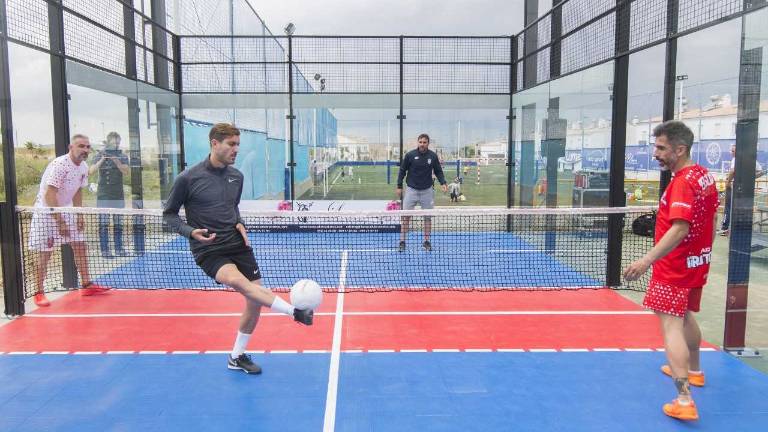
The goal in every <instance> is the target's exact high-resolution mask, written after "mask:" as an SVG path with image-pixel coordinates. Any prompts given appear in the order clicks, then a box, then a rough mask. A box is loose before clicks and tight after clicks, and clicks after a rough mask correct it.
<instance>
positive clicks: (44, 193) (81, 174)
mask: <svg viewBox="0 0 768 432" xmlns="http://www.w3.org/2000/svg"><path fill="white" fill-rule="evenodd" d="M90 152H91V143H90V142H89V141H88V137H87V136H85V135H80V134H78V135H75V136H73V137H72V140H71V141H70V144H69V153H67V154H65V155H63V156H59V157H57V158H56V159H54V160H53V161H51V163H50V164H48V167H46V168H45V172H44V173H43V177H42V179H41V180H40V191H39V192H38V193H37V199H36V200H35V207H73V206H74V207H82V205H83V196H82V191H81V189H82V188H84V187H86V186H88V164H86V163H85V160H86V159H88V154H89V153H90ZM84 228H85V219H84V218H83V215H82V214H79V215H77V216H75V215H74V214H72V213H38V212H35V213H34V215H33V216H32V224H31V226H30V229H29V242H28V245H29V248H30V249H31V250H33V251H36V252H38V254H39V256H38V260H37V274H36V275H35V276H36V281H37V287H36V288H37V290H36V291H35V292H36V294H35V304H36V305H38V306H50V304H51V303H50V302H49V301H48V299H47V298H46V297H45V294H44V289H43V288H44V282H45V276H46V274H47V272H48V262H49V261H50V259H51V253H52V252H53V250H54V249H55V248H57V247H59V246H60V245H62V244H65V243H68V244H70V245H71V246H72V251H73V252H74V254H75V264H76V265H77V269H78V271H79V273H80V278H81V281H82V283H83V289H82V290H81V293H82V295H86V296H88V295H94V294H98V293H101V292H104V291H107V290H109V288H107V287H103V286H99V285H97V284H95V283H93V282H92V281H91V276H90V274H89V273H88V258H87V245H86V243H85V236H84V235H83V229H84Z"/></svg>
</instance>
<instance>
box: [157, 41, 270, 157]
mask: <svg viewBox="0 0 768 432" xmlns="http://www.w3.org/2000/svg"><path fill="white" fill-rule="evenodd" d="M172 37H173V70H174V73H173V79H174V86H173V88H174V89H175V90H176V93H177V94H178V95H179V96H178V97H179V108H178V110H177V111H176V136H177V137H178V140H179V156H178V158H179V159H178V167H177V169H178V171H179V172H181V171H184V169H185V168H186V167H187V161H186V158H185V156H184V99H183V98H182V97H181V92H182V91H183V89H184V87H183V83H184V80H183V79H182V76H181V74H182V68H181V38H180V37H179V36H177V35H173V36H172ZM265 82H266V81H265Z"/></svg>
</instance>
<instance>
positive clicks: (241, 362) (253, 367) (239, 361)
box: [227, 353, 261, 375]
mask: <svg viewBox="0 0 768 432" xmlns="http://www.w3.org/2000/svg"><path fill="white" fill-rule="evenodd" d="M227 368H228V369H232V370H241V371H243V372H245V373H247V374H255V375H258V374H260V373H261V368H260V367H259V365H257V364H256V363H254V362H253V361H252V360H251V356H249V355H248V354H245V353H243V354H240V357H238V358H236V359H233V358H232V356H229V360H228V361H227Z"/></svg>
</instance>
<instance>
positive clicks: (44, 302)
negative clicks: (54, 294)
mask: <svg viewBox="0 0 768 432" xmlns="http://www.w3.org/2000/svg"><path fill="white" fill-rule="evenodd" d="M35 304H36V305H37V306H39V307H48V306H50V305H51V302H50V301H49V300H48V297H46V296H45V294H43V293H40V294H35Z"/></svg>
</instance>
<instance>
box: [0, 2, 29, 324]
mask: <svg viewBox="0 0 768 432" xmlns="http://www.w3.org/2000/svg"><path fill="white" fill-rule="evenodd" d="M5 10H6V9H5V0H0V35H1V36H2V38H0V119H1V120H0V124H1V125H2V142H3V146H2V158H3V176H4V177H3V178H4V179H5V200H4V201H3V202H0V219H2V220H3V223H2V224H0V257H2V261H3V262H2V272H3V273H2V274H3V295H4V297H5V309H4V312H5V314H6V315H24V300H25V298H24V297H25V295H24V283H23V279H22V278H23V277H24V276H23V273H22V268H21V263H22V260H23V258H24V256H23V254H22V253H21V238H20V234H19V233H20V232H21V230H20V229H19V216H18V214H17V213H16V204H17V191H16V162H15V161H16V159H15V156H14V144H15V141H14V137H13V133H12V132H13V115H12V109H11V106H12V105H11V83H10V79H9V77H10V68H9V65H8V39H6V37H5V36H6V35H7V34H8V23H7V17H6V14H5Z"/></svg>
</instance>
